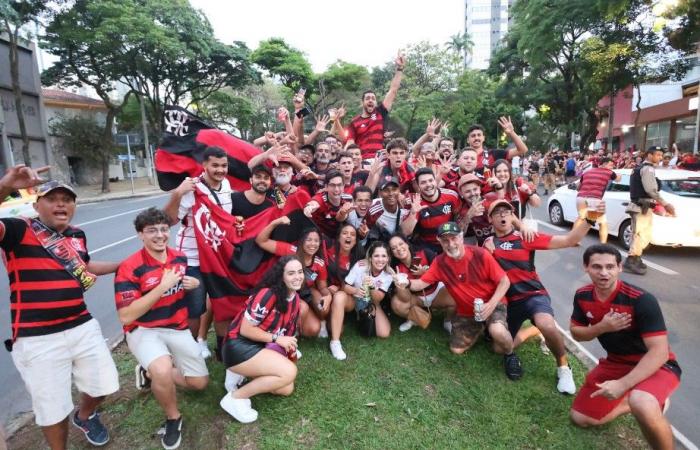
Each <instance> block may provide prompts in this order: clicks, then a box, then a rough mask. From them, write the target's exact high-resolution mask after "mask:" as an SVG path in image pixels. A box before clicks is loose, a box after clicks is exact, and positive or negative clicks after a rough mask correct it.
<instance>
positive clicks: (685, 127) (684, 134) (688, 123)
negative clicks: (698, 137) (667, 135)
mask: <svg viewBox="0 0 700 450" xmlns="http://www.w3.org/2000/svg"><path fill="white" fill-rule="evenodd" d="M694 134H695V116H694V115H693V116H690V117H684V118H682V119H678V120H676V138H675V142H676V145H677V146H678V149H679V150H680V151H681V152H687V151H691V150H692V149H693V144H694V139H693V135H694Z"/></svg>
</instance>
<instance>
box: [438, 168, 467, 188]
mask: <svg viewBox="0 0 700 450" xmlns="http://www.w3.org/2000/svg"><path fill="white" fill-rule="evenodd" d="M461 177H462V175H461V174H460V172H459V169H455V168H452V169H450V171H449V172H447V173H446V174H445V175H443V176H442V181H443V182H444V183H445V185H444V187H445V189H450V190H452V191H455V192H459V186H458V184H459V179H460V178H461Z"/></svg>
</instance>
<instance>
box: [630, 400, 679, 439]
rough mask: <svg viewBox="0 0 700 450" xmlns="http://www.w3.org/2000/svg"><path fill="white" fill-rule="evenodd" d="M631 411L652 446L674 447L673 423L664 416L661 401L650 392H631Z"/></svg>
mask: <svg viewBox="0 0 700 450" xmlns="http://www.w3.org/2000/svg"><path fill="white" fill-rule="evenodd" d="M629 405H630V411H631V412H632V415H633V416H634V418H635V419H637V423H638V424H639V427H640V428H641V429H642V433H643V434H644V437H645V438H646V440H647V442H648V443H649V445H650V446H651V448H654V449H658V450H665V449H669V450H670V449H672V448H673V432H672V431H671V425H670V424H669V423H668V420H666V417H664V415H663V412H662V411H661V407H660V406H659V402H658V401H657V400H656V398H654V396H653V395H651V394H650V393H648V392H644V391H635V390H633V391H632V392H630V396H629Z"/></svg>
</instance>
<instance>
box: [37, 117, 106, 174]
mask: <svg viewBox="0 0 700 450" xmlns="http://www.w3.org/2000/svg"><path fill="white" fill-rule="evenodd" d="M49 129H50V130H51V134H52V135H54V136H56V137H59V138H61V139H60V141H59V146H60V147H61V148H62V149H63V150H64V151H65V152H67V153H70V154H72V155H75V156H79V157H80V158H82V159H83V160H84V161H85V162H87V163H88V164H90V165H93V166H99V165H100V164H101V162H102V155H103V154H105V153H106V154H109V155H115V154H116V152H117V147H116V146H115V145H113V144H111V143H110V145H109V146H107V147H103V146H104V145H105V142H104V140H103V128H102V127H101V126H100V125H99V124H98V123H97V122H96V121H95V120H94V119H92V118H88V117H83V116H75V117H58V118H57V120H52V121H51V123H50V124H49ZM96 150H97V151H96Z"/></svg>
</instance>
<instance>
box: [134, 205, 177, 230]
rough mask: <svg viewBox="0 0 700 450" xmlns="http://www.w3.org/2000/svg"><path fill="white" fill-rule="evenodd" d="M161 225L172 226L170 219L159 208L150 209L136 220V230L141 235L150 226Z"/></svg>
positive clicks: (141, 213) (140, 214)
mask: <svg viewBox="0 0 700 450" xmlns="http://www.w3.org/2000/svg"><path fill="white" fill-rule="evenodd" d="M161 224H165V225H168V226H170V217H168V215H167V214H166V213H165V212H164V211H163V210H162V209H158V208H148V209H147V210H145V211H141V212H140V213H139V215H138V216H136V218H135V219H134V228H136V231H137V232H139V233H140V232H142V231H143V229H144V228H146V227H147V226H149V225H161Z"/></svg>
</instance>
